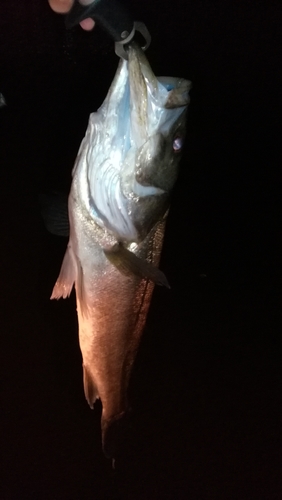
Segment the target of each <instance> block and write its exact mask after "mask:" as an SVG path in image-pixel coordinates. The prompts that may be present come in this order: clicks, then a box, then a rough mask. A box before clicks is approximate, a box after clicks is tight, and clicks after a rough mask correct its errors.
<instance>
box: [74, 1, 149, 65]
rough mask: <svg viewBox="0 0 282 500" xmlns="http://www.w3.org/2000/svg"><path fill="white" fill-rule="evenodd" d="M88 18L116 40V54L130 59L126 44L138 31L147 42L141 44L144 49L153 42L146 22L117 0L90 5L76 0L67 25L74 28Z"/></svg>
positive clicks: (95, 2) (96, 2)
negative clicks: (136, 17)
mask: <svg viewBox="0 0 282 500" xmlns="http://www.w3.org/2000/svg"><path fill="white" fill-rule="evenodd" d="M87 18H91V19H93V20H94V21H95V23H97V24H99V25H100V26H101V28H103V29H104V31H106V32H107V33H108V35H110V37H111V38H112V39H113V40H114V41H115V52H116V54H117V55H118V56H119V57H121V58H123V59H128V55H127V52H126V46H127V45H128V44H129V43H130V42H131V41H132V40H133V38H134V37H135V35H136V33H140V34H141V35H142V37H143V39H144V42H145V43H144V45H141V48H142V49H143V50H146V49H147V48H148V47H149V45H150V43H151V35H150V33H149V31H148V29H147V27H146V26H145V24H144V23H142V22H141V21H134V19H133V17H132V16H131V14H130V13H129V12H128V11H127V10H126V9H125V8H124V7H123V6H122V5H121V4H120V3H119V2H118V1H117V0H94V1H93V2H91V3H90V4H88V5H82V4H80V3H79V1H77V0H76V1H75V2H74V5H73V7H72V9H71V10H70V12H69V13H68V14H67V16H66V19H65V24H66V27H67V28H73V27H74V26H76V25H77V24H79V23H80V22H81V21H83V20H84V19H87Z"/></svg>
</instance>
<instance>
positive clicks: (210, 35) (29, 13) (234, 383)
mask: <svg viewBox="0 0 282 500" xmlns="http://www.w3.org/2000/svg"><path fill="white" fill-rule="evenodd" d="M126 5H127V6H130V8H131V10H132V11H133V13H135V18H136V19H141V20H142V21H144V22H145V24H146V25H147V27H148V29H149V31H150V33H151V35H152V44H151V47H150V48H149V50H148V51H147V56H148V59H149V61H150V63H151V65H152V68H153V70H154V72H155V73H156V74H157V75H171V76H181V77H185V78H187V79H189V80H191V81H192V82H193V90H192V91H191V104H190V107H189V113H188V122H187V138H186V145H185V151H184V155H183V159H182V162H181V170H180V175H179V180H178V183H177V185H176V188H175V190H174V193H173V197H172V205H171V211H170V215H169V220H168V225H167V231H166V236H165V244H164V249H163V257H162V261H161V269H162V270H163V271H164V272H165V274H166V276H167V278H168V280H169V283H170V285H171V290H166V289H163V288H157V289H156V290H155V292H154V296H153V300H152V303H151V309H150V312H149V315H148V320H147V324H146V328H145V331H144V335H143V339H142V343H141V346H140V350H139V353H138V356H137V359H136V363H135V368H134V371H133V375H132V380H131V385H130V389H129V394H130V400H131V404H132V408H133V413H132V418H131V420H130V422H129V425H128V437H127V440H126V443H124V447H123V448H122V449H121V450H120V455H119V456H118V457H117V460H116V468H115V470H114V471H113V470H112V467H111V461H109V460H107V459H106V458H104V456H103V454H102V450H101V435H100V414H101V407H100V406H99V403H98V404H97V405H96V407H95V410H94V411H90V409H89V407H88V405H87V403H86V401H85V398H84V393H83V385H82V367H81V355H80V350H79V346H78V330H77V317H76V306H75V296H74V294H72V295H71V297H70V299H68V300H65V301H63V300H61V301H58V302H51V301H50V300H49V297H50V295H51V291H52V288H53V285H54V283H55V281H56V278H57V276H58V273H59V270H60V266H61V262H62V258H63V255H64V252H65V248H66V244H67V240H66V239H64V238H60V237H56V236H53V235H51V234H49V233H48V232H47V231H46V228H45V226H44V223H43V220H42V217H41V213H40V206H39V202H38V196H39V194H40V193H42V192H48V191H51V190H57V191H61V192H68V190H69V187H70V182H71V169H72V166H73V163H74V159H75V156H76V153H77V151H78V148H79V144H80V142H81V140H82V138H83V135H84V132H85V129H86V126H87V122H88V116H89V114H90V112H92V111H95V110H96V109H97V108H98V107H99V106H100V105H101V103H102V101H103V99H104V97H105V95H106V93H107V90H108V88H109V86H110V84H111V81H112V78H113V76H114V73H115V71H116V66H117V63H118V58H117V56H116V55H115V53H114V50H113V43H112V42H111V40H110V39H109V38H108V37H107V35H106V34H104V33H103V32H102V31H101V30H100V29H99V28H95V30H94V31H93V32H91V33H86V32H83V31H82V29H80V28H79V27H77V28H74V29H72V30H70V31H67V30H66V29H65V26H64V20H63V17H62V16H59V15H56V14H55V13H53V12H52V11H51V9H50V8H49V6H48V3H47V0H25V1H23V0H22V1H20V0H15V1H14V2H11V1H9V0H1V5H0V92H2V93H3V95H4V96H5V98H6V101H7V107H6V108H2V109H0V190H1V196H0V203H1V207H0V234H1V245H0V255H1V259H0V263H1V264H0V265H1V267H0V276H1V292H0V293H1V301H0V325H1V335H0V342H1V346H0V357H1V358H0V369H1V372H0V374H1V398H0V429H1V430H0V450H1V454H0V499H1V500H21V499H28V500H29V499H30V500H33V499H36V500H45V499H46V500H90V499H91V500H92V499H95V500H96V499H97V500H102V499H103V500H159V499H161V500H178V499H179V500H182V499H187V500H221V499H222V500H233V499H234V500H274V499H277V500H280V499H281V498H282V439H281V436H282V428H281V410H282V405H281V390H282V384H281V366H282V341H281V336H282V329H281V326H282V324H281V323H282V321H281V319H282V318H281V305H282V304H281V296H282V292H281V279H282V268H281V255H282V252H281V251H282V248H281V160H280V158H279V153H280V151H279V150H280V147H279V146H280V143H281V141H282V139H281V137H282V136H281V121H280V116H281V88H282V78H281V60H282V57H281V56H282V53H281V4H280V2H279V1H278V0H261V1H258V2H255V1H251V0H246V1H241V0H237V1H235V0H221V1H218V0H213V1H208V0H201V1H200V0H198V1H196V0H190V1H189V0H188V1H185V2H183V1H182V2H181V1H180V0H174V1H172V2H167V1H166V0H163V1H160V0H154V1H149V0H144V1H143V2H139V1H138V0H133V1H132V2H130V1H129V0H128V1H127V2H126Z"/></svg>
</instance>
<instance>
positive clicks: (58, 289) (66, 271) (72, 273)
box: [51, 245, 77, 299]
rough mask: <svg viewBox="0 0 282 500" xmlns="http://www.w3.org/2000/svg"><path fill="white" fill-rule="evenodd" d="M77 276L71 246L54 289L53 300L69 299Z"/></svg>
mask: <svg viewBox="0 0 282 500" xmlns="http://www.w3.org/2000/svg"><path fill="white" fill-rule="evenodd" d="M76 275H77V271H76V263H75V259H74V256H73V253H72V249H71V247H70V245H68V248H67V250H66V253H65V256H64V260H63V263H62V267H61V271H60V274H59V277H58V279H57V281H56V283H55V286H54V288H53V292H52V295H51V299H60V298H61V297H62V298H63V299H65V298H66V297H69V295H70V293H71V291H72V287H73V284H74V282H75V279H76Z"/></svg>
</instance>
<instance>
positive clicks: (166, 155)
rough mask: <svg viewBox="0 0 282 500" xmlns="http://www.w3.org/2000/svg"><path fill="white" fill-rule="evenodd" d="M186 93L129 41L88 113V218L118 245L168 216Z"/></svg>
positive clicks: (138, 237)
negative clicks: (98, 100) (90, 124)
mask: <svg viewBox="0 0 282 500" xmlns="http://www.w3.org/2000/svg"><path fill="white" fill-rule="evenodd" d="M190 88H191V83H190V82H189V81H187V80H184V79H182V78H172V77H161V78H157V77H156V76H155V75H154V73H153V71H152V69H151V67H150V65H149V62H148V60H147V58H146V56H145V54H144V52H143V51H142V50H141V49H140V48H139V47H138V45H137V44H134V43H132V45H130V46H129V48H128V60H127V61H126V60H121V61H120V64H119V68H118V71H117V73H116V76H115V78H114V80H113V82H112V85H111V87H110V90H109V92H108V95H107V97H106V99H105V101H104V103H103V105H102V106H101V108H100V109H99V111H98V113H93V114H92V115H91V117H92V120H93V123H94V125H95V127H94V128H95V134H96V137H94V135H93V139H92V146H91V148H92V153H93V155H92V160H93V161H92V165H90V163H89V175H88V178H89V185H90V192H91V200H92V205H93V207H94V211H93V213H95V215H96V217H98V218H99V219H100V223H101V224H104V226H105V227H106V228H107V229H108V230H110V231H112V232H113V233H114V234H115V235H116V237H117V239H118V240H119V241H124V242H133V241H134V242H138V241H142V240H143V239H144V238H145V237H146V235H147V234H148V233H149V231H150V230H151V228H152V227H153V226H154V225H155V224H156V223H157V222H158V220H160V218H161V217H162V216H163V215H164V213H165V212H166V211H167V208H168V203H169V195H170V192H171V189H172V187H173V185H174V183H175V181H176V178H177V173H178V164H179V160H180V157H181V151H182V148H183V143H184V136H185V117H186V111H187V105H188V103H189V89H190ZM97 118H99V119H97ZM90 142H91V141H90Z"/></svg>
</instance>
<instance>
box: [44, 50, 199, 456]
mask: <svg viewBox="0 0 282 500" xmlns="http://www.w3.org/2000/svg"><path fill="white" fill-rule="evenodd" d="M189 88H190V82H188V81H186V80H183V79H176V78H175V79H174V78H167V79H165V78H164V79H160V80H157V78H156V77H155V76H154V74H153V72H152V70H151V68H150V66H149V63H148V61H147V59H146V57H145V55H144V53H143V52H142V51H141V50H140V49H139V48H138V46H136V45H132V46H130V47H129V51H128V61H125V60H121V61H120V64H119V67H118V70H117V73H116V76H115V78H114V80H113V83H112V85H111V87H110V90H109V92H108V95H107V97H106V99H105V101H104V103H103V104H102V106H101V107H100V108H99V110H98V111H97V112H96V113H92V114H91V115H90V119H89V125H88V128H87V131H86V135H85V137H84V139H83V141H82V144H81V146H80V149H79V152H78V156H77V159H76V163H75V166H74V169H73V182H72V187H71V192H70V195H69V201H68V210H69V220H70V237H69V243H68V248H67V251H66V254H65V257H64V260H63V264H62V267H61V272H60V275H59V277H58V280H57V282H56V284H55V286H54V289H53V293H52V297H51V298H56V299H58V298H60V297H64V298H65V297H67V296H68V295H69V294H70V292H71V290H72V287H73V284H75V290H76V301H77V314H78V323H79V343H80V348H81V352H82V358H83V382H84V391H85V396H86V399H87V401H88V403H89V405H90V406H91V407H93V404H94V402H95V400H96V398H100V399H101V402H102V406H103V410H102V422H101V425H102V440H103V448H104V451H105V453H106V455H108V456H113V455H114V454H115V449H114V446H112V444H111V443H110V439H108V435H110V434H111V433H110V431H109V430H110V429H111V427H113V426H114V424H115V423H116V422H118V421H120V420H121V419H122V418H123V417H124V416H125V414H126V411H127V409H128V401H127V388H128V383H129V377H130V373H131V369H132V365H133V362H134V359H135V355H136V352H137V349H138V345H139V342H140V338H141V335H142V331H143V328H144V324H145V320H146V316H147V312H148V308H149V305H150V300H151V295H152V292H153V287H154V283H160V284H167V282H166V279H165V277H164V275H163V274H162V273H161V271H159V270H158V264H159V259H160V255H161V248H162V242H163V236H164V229H165V219H166V214H167V211H168V207H169V194H170V191H171V189H172V187H173V185H174V182H175V180H176V177H177V166H178V163H179V158H180V156H179V152H180V150H181V148H182V142H183V138H184V128H185V114H186V108H187V104H188V101H189V96H188V91H189Z"/></svg>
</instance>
